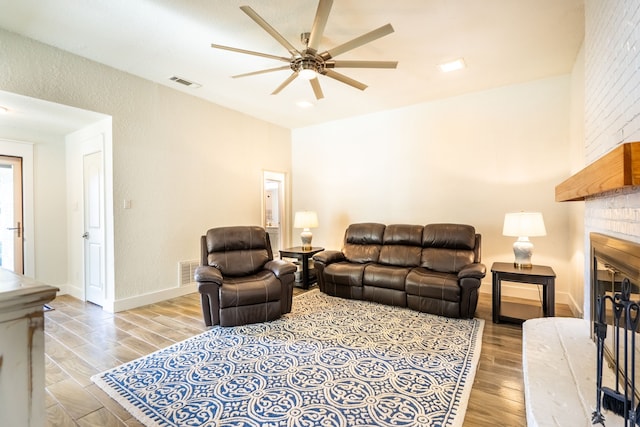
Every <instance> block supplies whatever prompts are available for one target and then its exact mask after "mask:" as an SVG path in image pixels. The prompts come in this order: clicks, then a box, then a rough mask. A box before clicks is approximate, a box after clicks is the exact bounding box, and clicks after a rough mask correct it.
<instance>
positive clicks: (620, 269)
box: [589, 233, 640, 400]
mask: <svg viewBox="0 0 640 427" xmlns="http://www.w3.org/2000/svg"><path fill="white" fill-rule="evenodd" d="M589 237H590V246H591V288H590V292H591V310H590V312H591V313H590V315H591V317H590V319H591V325H592V327H591V337H592V339H593V340H594V341H595V340H596V339H597V337H596V336H595V334H594V327H593V326H594V323H595V320H596V307H597V304H598V302H597V300H598V295H605V294H607V295H610V296H613V294H614V293H619V292H621V290H622V283H623V281H624V280H625V279H629V282H630V283H631V299H632V300H633V301H639V300H640V244H637V243H634V242H631V241H628V240H623V239H619V238H616V237H612V236H608V235H605V234H600V233H590V236H589ZM606 318H607V323H609V322H610V321H611V324H610V325H611V326H610V328H613V324H612V323H613V319H614V316H613V315H611V314H610V313H609V314H608V315H607V316H606ZM638 332H640V331H638V330H636V334H637V333H638ZM613 336H615V334H614V333H608V334H607V340H606V342H605V345H604V356H605V358H606V360H607V362H608V364H609V366H611V367H614V366H615V354H614V346H615V343H614V342H613V338H612V337H613ZM637 354H638V353H637V350H636V355H637ZM639 364H640V358H638V357H637V356H636V372H640V366H638V365H639ZM620 378H624V373H623V372H620ZM638 383H640V382H638ZM638 383H636V389H635V390H634V394H635V395H636V399H638V400H640V390H639V388H640V386H639V385H638ZM629 386H630V384H629Z"/></svg>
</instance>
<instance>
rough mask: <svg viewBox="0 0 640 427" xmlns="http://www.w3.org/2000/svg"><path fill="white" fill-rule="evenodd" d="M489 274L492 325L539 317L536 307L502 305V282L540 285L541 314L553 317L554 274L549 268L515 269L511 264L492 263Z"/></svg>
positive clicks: (554, 302)
mask: <svg viewBox="0 0 640 427" xmlns="http://www.w3.org/2000/svg"><path fill="white" fill-rule="evenodd" d="M491 273H492V277H493V298H492V299H493V323H500V322H513V323H522V322H524V321H525V320H527V319H529V318H532V317H540V309H539V308H537V307H532V306H527V305H524V304H513V303H512V304H509V303H502V302H501V300H500V293H501V287H502V281H503V280H504V281H507V282H516V283H528V284H532V285H541V286H542V288H543V292H542V314H543V315H544V317H553V316H555V305H556V301H555V281H556V280H555V279H556V273H555V272H554V271H553V269H552V268H551V267H547V266H545V265H534V266H533V267H532V268H517V267H515V266H514V265H513V263H508V262H494V263H493V265H492V266H491ZM509 306H511V307H509ZM514 308H515V310H514ZM505 309H506V310H505Z"/></svg>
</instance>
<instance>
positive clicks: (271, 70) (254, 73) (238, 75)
mask: <svg viewBox="0 0 640 427" xmlns="http://www.w3.org/2000/svg"><path fill="white" fill-rule="evenodd" d="M290 69H291V67H290V66H288V65H283V66H282V67H277V68H269V69H266V70H259V71H252V72H250V73H244V74H236V75H235V76H231V77H232V78H234V79H237V78H238V77H249V76H255V75H258V74H264V73H271V72H273V71H283V70H290Z"/></svg>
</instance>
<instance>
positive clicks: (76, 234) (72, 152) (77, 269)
mask: <svg viewBox="0 0 640 427" xmlns="http://www.w3.org/2000/svg"><path fill="white" fill-rule="evenodd" d="M98 135H101V136H102V150H101V151H102V166H103V169H102V174H103V182H104V208H103V209H104V214H105V230H104V245H105V255H104V256H105V264H104V284H105V289H104V304H103V306H102V309H103V310H105V311H108V312H111V313H113V312H114V311H115V251H114V209H113V136H112V135H113V131H112V119H111V117H109V118H106V119H104V120H101V121H99V122H96V123H94V124H92V125H89V126H87V127H85V128H82V129H80V130H78V131H76V132H73V133H71V134H68V135H67V136H66V137H65V145H66V155H67V158H66V160H67V182H68V183H69V184H68V187H67V203H68V204H69V206H70V211H69V213H68V217H67V221H68V222H67V224H68V227H67V239H68V263H69V264H68V268H69V271H68V273H67V275H68V277H69V286H68V287H67V291H68V293H69V294H71V295H73V296H75V297H76V298H79V299H82V300H83V301H84V300H86V295H85V288H84V239H83V238H82V234H83V233H84V216H83V208H82V206H84V200H83V193H84V188H83V180H82V176H83V169H84V168H83V155H84V154H85V153H87V152H90V151H91V148H89V147H88V145H91V144H90V143H91V141H92V139H94V138H95V137H96V136H98ZM87 143H88V144H87ZM93 151H95V150H93Z"/></svg>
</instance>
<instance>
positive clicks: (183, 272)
mask: <svg viewBox="0 0 640 427" xmlns="http://www.w3.org/2000/svg"><path fill="white" fill-rule="evenodd" d="M199 265H200V261H198V260H197V259H196V260H192V261H179V262H178V284H179V285H180V286H186V285H189V284H191V283H195V279H194V278H193V275H194V274H195V272H196V268H197V267H198V266H199Z"/></svg>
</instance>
